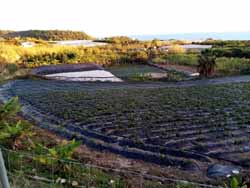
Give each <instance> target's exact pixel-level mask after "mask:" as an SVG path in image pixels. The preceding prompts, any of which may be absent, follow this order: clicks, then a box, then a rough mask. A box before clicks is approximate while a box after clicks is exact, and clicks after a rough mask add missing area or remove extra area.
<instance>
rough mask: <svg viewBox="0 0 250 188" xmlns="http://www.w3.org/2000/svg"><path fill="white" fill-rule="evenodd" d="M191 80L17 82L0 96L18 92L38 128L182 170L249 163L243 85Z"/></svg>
mask: <svg viewBox="0 0 250 188" xmlns="http://www.w3.org/2000/svg"><path fill="white" fill-rule="evenodd" d="M194 83H195V82H190V84H189V85H188V84H187V85H185V84H183V86H190V87H173V85H166V84H163V83H155V84H129V83H103V84H101V83H93V84H89V83H84V84H83V83H78V82H75V83H73V82H72V83H71V82H69V83H65V82H60V81H44V80H43V81H41V80H18V81H14V82H10V83H9V84H7V85H5V87H4V90H2V91H1V94H2V97H4V98H5V99H6V98H9V97H11V96H15V95H18V96H19V97H20V100H21V103H22V104H23V106H24V109H23V111H24V115H25V116H27V118H32V119H33V120H35V121H37V122H39V124H40V125H41V126H42V127H45V128H47V129H49V130H51V131H54V132H57V133H58V134H61V135H62V136H64V137H67V138H77V139H82V140H83V141H84V143H86V144H87V145H90V146H92V147H95V148H97V149H101V150H102V149H105V150H109V151H112V152H115V153H119V154H122V155H125V156H128V157H131V158H137V159H143V160H145V161H149V162H154V163H158V164H162V165H169V166H175V167H178V168H181V169H183V170H190V171H204V170H206V169H207V167H208V166H209V165H210V164H212V163H214V161H218V160H219V161H221V162H222V163H230V164H231V165H232V164H233V165H237V166H240V167H242V168H247V167H249V166H250V84H249V83H235V84H221V85H203V86H201V85H199V84H194ZM197 83H199V82H197ZM218 83H220V82H218ZM192 85H193V86H192ZM194 85H197V86H194ZM8 86H9V87H8ZM180 86H181V84H180Z"/></svg>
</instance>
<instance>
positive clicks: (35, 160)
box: [0, 147, 216, 188]
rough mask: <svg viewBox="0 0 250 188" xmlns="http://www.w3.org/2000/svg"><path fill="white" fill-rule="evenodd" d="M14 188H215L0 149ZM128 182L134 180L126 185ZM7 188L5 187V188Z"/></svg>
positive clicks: (213, 187)
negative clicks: (187, 187)
mask: <svg viewBox="0 0 250 188" xmlns="http://www.w3.org/2000/svg"><path fill="white" fill-rule="evenodd" d="M0 150H2V153H3V158H4V160H5V166H6V169H7V171H8V176H9V178H10V180H11V182H12V184H14V185H15V186H13V187H18V188H19V187H27V188H28V187H36V188H39V187H41V188H46V187H51V188H52V187H76V188H90V187H96V188H97V187H98V188H128V187H133V188H136V187H137V188H152V187H159V188H163V187H166V184H167V185H168V187H171V186H169V185H172V187H175V185H177V184H189V185H192V187H209V188H215V187H216V186H212V185H206V184H199V183H195V182H187V181H184V180H176V179H172V178H165V177H158V176H152V175H148V174H142V173H139V172H133V171H127V170H120V169H113V168H105V167H100V166H95V165H89V164H83V163H79V162H77V161H70V160H58V159H55V158H48V157H44V156H40V155H37V154H32V153H30V152H29V153H24V152H17V151H13V150H8V149H6V148H4V147H0ZM127 180H135V181H130V183H128V182H127ZM4 188H8V187H4Z"/></svg>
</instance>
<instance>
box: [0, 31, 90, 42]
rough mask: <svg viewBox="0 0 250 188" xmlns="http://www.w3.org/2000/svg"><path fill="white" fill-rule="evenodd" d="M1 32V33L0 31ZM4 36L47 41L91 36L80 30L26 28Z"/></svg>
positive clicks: (79, 38) (82, 38) (87, 38)
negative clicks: (26, 29)
mask: <svg viewBox="0 0 250 188" xmlns="http://www.w3.org/2000/svg"><path fill="white" fill-rule="evenodd" d="M0 34H1V33H0ZM3 37H4V38H8V39H11V38H16V37H19V38H36V39H42V40H49V41H57V40H90V39H92V37H91V36H89V35H88V34H86V33H84V32H81V31H64V30H28V31H16V32H11V33H7V34H4V35H3Z"/></svg>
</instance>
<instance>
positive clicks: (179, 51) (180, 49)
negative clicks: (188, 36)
mask: <svg viewBox="0 0 250 188" xmlns="http://www.w3.org/2000/svg"><path fill="white" fill-rule="evenodd" d="M185 52H186V50H185V49H184V48H183V47H181V46H180V45H177V44H176V45H172V46H170V47H169V49H168V53H170V54H182V53H185Z"/></svg>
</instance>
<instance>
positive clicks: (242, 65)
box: [216, 57, 250, 75]
mask: <svg viewBox="0 0 250 188" xmlns="http://www.w3.org/2000/svg"><path fill="white" fill-rule="evenodd" d="M216 64H217V65H216V70H217V71H218V72H219V73H222V74H226V75H233V74H249V73H250V59H246V58H227V57H221V58H217V59H216Z"/></svg>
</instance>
